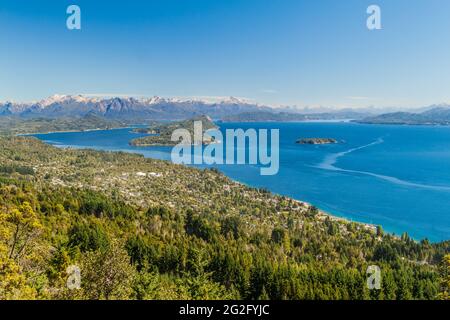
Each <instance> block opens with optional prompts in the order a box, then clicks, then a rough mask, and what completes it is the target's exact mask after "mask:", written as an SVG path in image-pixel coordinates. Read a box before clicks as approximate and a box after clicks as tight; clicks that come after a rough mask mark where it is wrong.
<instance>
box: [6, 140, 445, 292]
mask: <svg viewBox="0 0 450 320" xmlns="http://www.w3.org/2000/svg"><path fill="white" fill-rule="evenodd" d="M424 214H426V213H424ZM449 253H450V242H442V243H430V242H429V241H428V240H426V239H424V240H421V241H416V240H413V239H411V238H410V237H409V236H408V235H407V234H403V235H401V236H394V235H392V234H388V233H386V232H384V231H383V230H382V228H381V227H373V226H370V225H364V224H359V223H355V222H350V221H346V220H342V219H337V218H334V217H332V216H329V215H327V214H326V213H323V212H321V211H319V210H318V209H317V208H315V207H314V206H311V205H308V204H306V203H302V202H299V201H295V200H293V199H290V198H287V197H283V196H279V195H275V194H271V193H270V192H268V191H267V190H264V189H254V188H249V187H247V186H244V185H242V184H239V183H236V182H233V181H231V180H230V179H228V178H227V177H225V176H224V175H222V174H221V173H219V172H217V171H216V170H199V169H194V168H188V167H184V166H179V165H174V164H171V163H169V162H164V161H159V160H153V159H145V158H144V157H142V156H140V155H133V154H125V153H112V152H99V151H93V150H72V149H65V150H63V149H57V148H54V147H51V146H48V145H45V144H44V143H42V142H40V141H38V140H37V139H34V138H28V137H11V136H9V137H0V299H136V300H145V299H251V300H267V299H273V300H281V299H292V300H301V299H308V300H313V299H330V300H345V299H382V300H384V299H387V300H410V299H426V300H432V299H449V295H450V256H449ZM370 265H376V266H379V267H380V269H381V288H380V289H379V290H377V289H373V290H369V289H368V286H367V277H368V275H367V273H366V270H367V267H368V266H370ZM74 267H75V268H78V269H79V271H80V275H79V276H80V277H79V279H80V283H79V284H80V285H79V286H77V287H76V288H73V287H71V285H70V284H71V281H72V278H71V277H72V276H73V275H72V274H71V271H70V270H73V268H74Z"/></svg>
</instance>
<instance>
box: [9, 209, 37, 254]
mask: <svg viewBox="0 0 450 320" xmlns="http://www.w3.org/2000/svg"><path fill="white" fill-rule="evenodd" d="M6 221H7V222H9V223H10V224H12V226H13V231H12V236H11V240H10V250H9V254H8V257H9V258H10V259H13V260H15V261H18V260H19V259H20V258H21V257H22V255H23V254H24V252H25V248H26V247H27V246H28V245H30V243H32V242H33V240H34V239H35V238H36V237H37V236H38V234H39V231H40V230H41V229H42V225H41V223H40V222H39V218H38V216H37V214H36V213H35V212H34V210H33V208H32V207H31V205H30V203H29V202H24V203H23V204H22V205H20V206H19V207H18V208H13V209H12V210H11V211H10V212H9V214H8V215H7V216H6Z"/></svg>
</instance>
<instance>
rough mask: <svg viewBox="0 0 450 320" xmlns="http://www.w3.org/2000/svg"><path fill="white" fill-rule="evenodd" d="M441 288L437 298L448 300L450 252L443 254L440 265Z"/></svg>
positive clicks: (449, 293) (449, 297)
mask: <svg viewBox="0 0 450 320" xmlns="http://www.w3.org/2000/svg"><path fill="white" fill-rule="evenodd" d="M439 271H440V277H441V279H440V280H441V289H440V291H441V292H440V293H439V295H438V299H441V300H450V254H448V255H446V256H444V258H443V259H442V263H441V266H440V269H439Z"/></svg>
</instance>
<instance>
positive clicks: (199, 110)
mask: <svg viewBox="0 0 450 320" xmlns="http://www.w3.org/2000/svg"><path fill="white" fill-rule="evenodd" d="M87 114H93V115H97V116H101V117H104V118H106V119H111V120H121V121H134V122H135V121H139V122H148V121H152V120H185V119H190V118H193V117H198V116H201V115H207V116H209V117H211V118H212V119H214V120H224V121H303V120H316V119H326V120H331V119H350V118H351V119H361V118H363V117H365V116H368V115H369V113H367V112H357V111H354V110H351V109H348V110H339V111H335V112H332V111H327V112H323V113H315V114H314V113H311V112H308V113H307V115H303V113H301V110H300V109H298V110H297V109H296V108H293V107H280V108H274V107H269V106H264V105H260V104H257V103H254V102H251V101H248V100H244V99H239V98H234V97H230V98H226V99H220V100H217V101H211V100H208V99H177V98H161V97H156V96H155V97H152V98H139V99H138V98H132V97H130V98H120V97H114V98H91V97H85V96H82V95H76V96H71V95H54V96H52V97H49V98H47V99H44V100H42V101H39V102H33V103H13V102H5V103H1V102H0V116H8V117H20V118H28V119H32V118H51V119H55V118H68V117H77V118H79V117H84V116H85V115H87Z"/></svg>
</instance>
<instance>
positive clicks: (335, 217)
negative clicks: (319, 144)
mask: <svg viewBox="0 0 450 320" xmlns="http://www.w3.org/2000/svg"><path fill="white" fill-rule="evenodd" d="M131 128H133V127H122V128H112V129H90V130H84V131H79V130H78V131H64V132H65V133H83V132H89V131H102V130H118V129H131ZM52 133H62V132H61V131H58V132H51V133H50V132H49V133H32V134H26V135H19V136H33V135H46V134H52ZM37 139H39V138H37ZM39 140H40V141H42V142H43V143H46V144H48V145H50V146H52V147H55V148H60V149H65V148H73V147H71V146H66V145H65V146H64V147H63V146H58V145H56V144H51V143H48V142H46V141H45V140H41V139H39ZM131 146H133V145H131ZM139 147H141V146H139ZM145 147H148V148H152V147H158V146H157V145H151V146H145ZM76 149H80V150H82V149H89V148H88V147H79V148H76ZM91 149H92V150H96V151H100V152H105V151H107V152H118V151H116V150H103V149H97V148H91ZM125 153H130V154H132V152H126V151H125ZM138 153H139V152H138ZM143 156H144V155H143ZM144 157H145V156H144ZM148 158H149V159H153V160H160V161H165V162H169V163H172V162H171V161H170V160H164V159H158V158H152V157H148ZM194 168H196V167H195V166H194ZM196 169H199V168H196ZM199 170H200V169H199ZM219 172H220V174H222V175H224V176H225V177H227V178H228V179H230V180H231V181H232V182H234V183H237V184H240V185H244V186H247V187H250V188H258V187H257V186H252V185H248V184H246V183H243V182H241V181H239V180H236V179H233V178H232V177H230V176H228V175H226V174H225V173H224V172H222V171H220V170H219ZM269 191H270V193H271V194H272V195H274V196H283V197H287V198H289V199H291V200H292V201H294V202H296V203H298V204H301V205H303V206H307V207H316V208H317V210H318V219H325V218H326V217H328V218H330V219H331V220H332V221H340V222H345V223H357V224H359V225H361V226H363V227H364V228H365V229H366V230H370V231H371V232H373V233H376V230H377V227H378V226H379V225H376V224H373V223H367V222H363V221H354V220H352V219H349V218H346V217H342V216H339V215H337V214H333V213H331V212H328V211H326V210H324V209H321V208H319V207H317V206H315V205H314V204H313V203H310V202H307V201H304V200H301V199H296V198H294V197H291V196H287V195H283V194H279V193H276V192H274V191H271V190H269ZM380 226H381V227H382V228H383V226H382V225H380ZM383 229H384V228H383ZM390 234H392V235H394V236H395V237H397V238H398V237H399V236H398V235H397V234H395V233H390ZM417 241H418V240H417Z"/></svg>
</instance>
